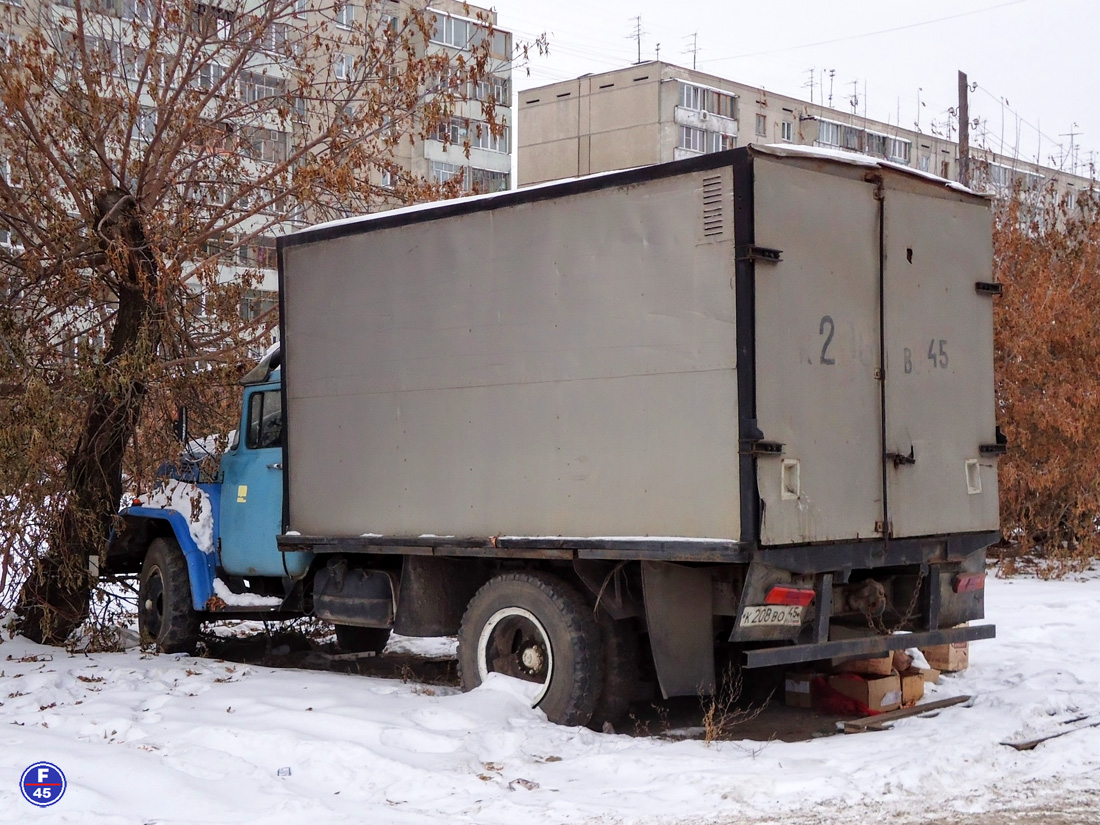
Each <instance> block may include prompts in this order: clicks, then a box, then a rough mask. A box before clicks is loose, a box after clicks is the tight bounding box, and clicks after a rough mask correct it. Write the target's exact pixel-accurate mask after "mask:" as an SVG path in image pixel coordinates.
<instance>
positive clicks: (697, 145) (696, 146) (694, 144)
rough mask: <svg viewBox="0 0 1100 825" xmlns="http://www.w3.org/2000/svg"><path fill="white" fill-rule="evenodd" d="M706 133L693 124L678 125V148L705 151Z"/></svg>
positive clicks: (700, 152)
mask: <svg viewBox="0 0 1100 825" xmlns="http://www.w3.org/2000/svg"><path fill="white" fill-rule="evenodd" d="M706 146H707V133H706V132H704V131H703V130H702V129H696V128H695V127H694V126H681V127H680V148H681V149H687V150H688V151H689V152H698V153H699V154H702V153H703V152H705V151H706Z"/></svg>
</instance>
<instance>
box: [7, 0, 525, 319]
mask: <svg viewBox="0 0 1100 825" xmlns="http://www.w3.org/2000/svg"><path fill="white" fill-rule="evenodd" d="M285 2H286V3H291V4H292V8H291V9H290V11H289V13H284V14H281V15H280V18H279V20H280V22H278V23H273V24H272V25H271V26H270V30H269V31H266V32H265V33H264V34H263V44H262V48H261V49H259V50H257V54H256V56H255V57H251V58H249V60H251V61H253V62H254V64H255V65H249V66H247V67H246V69H245V70H241V69H240V67H234V69H233V72H234V75H235V76H236V77H238V78H239V81H236V82H235V84H234V87H233V88H232V89H223V90H221V91H220V92H219V95H220V96H221V97H225V96H229V97H234V98H236V100H238V101H239V102H240V103H241V104H242V105H241V106H240V107H238V108H239V110H240V111H242V112H243V111H245V110H247V109H248V108H249V107H251V109H252V110H253V114H251V115H244V116H243V117H238V118H234V117H233V115H232V112H233V110H234V107H233V106H224V105H222V106H219V107H215V108H217V110H218V112H219V113H225V112H229V113H230V114H229V115H223V114H219V115H217V117H223V116H225V132H226V136H227V139H226V140H225V142H224V146H220V148H219V151H222V152H224V153H235V152H236V153H245V155H246V156H247V163H246V164H243V165H242V166H241V174H242V176H244V177H245V178H248V177H249V176H251V177H252V178H253V179H255V180H264V179H265V176H266V175H267V174H268V171H269V170H270V169H271V167H272V166H273V165H275V164H279V163H281V162H283V161H285V160H286V159H287V158H288V157H289V156H290V154H291V153H292V152H293V150H294V148H295V146H296V145H301V144H298V143H297V142H298V141H301V140H303V139H308V135H309V129H310V125H309V124H310V118H316V117H319V115H318V114H317V113H318V112H320V111H322V110H324V107H325V105H326V103H331V102H330V101H325V100H322V99H320V98H321V97H323V96H325V95H326V94H328V93H329V92H330V91H331V92H333V93H334V94H336V95H338V94H339V86H340V83H341V81H351V80H352V73H353V72H354V71H355V66H356V62H357V60H358V59H359V58H360V57H361V56H362V55H363V54H364V53H365V52H368V51H369V50H370V49H371V43H370V39H371V37H372V36H373V37H378V36H379V34H380V33H384V32H385V31H387V30H390V31H393V32H395V33H396V32H397V31H398V29H399V27H400V26H401V24H402V21H403V20H404V19H405V18H406V16H407V15H408V14H409V12H410V11H411V10H413V9H427V19H426V23H427V26H426V31H425V32H424V34H425V35H426V41H427V42H426V44H425V45H424V46H423V48H424V51H425V53H426V54H429V55H431V54H436V55H438V54H446V55H449V56H450V57H452V58H454V59H456V60H459V59H462V57H463V56H464V55H465V56H467V57H468V56H469V54H470V51H471V44H478V43H480V42H482V41H483V40H486V39H487V35H488V28H487V27H486V21H491V25H492V26H493V31H492V36H491V38H488V42H489V51H490V59H489V63H488V65H489V75H488V77H486V78H485V80H484V82H482V83H478V84H469V88H465V87H463V88H462V89H460V90H459V91H458V94H459V96H460V97H461V98H463V99H461V100H460V101H459V102H458V103H457V104H456V107H455V110H454V112H453V116H451V117H450V118H449V119H448V120H447V121H446V122H445V123H443V124H441V125H440V126H439V128H438V129H435V130H434V131H433V132H432V133H430V134H427V135H423V134H420V133H419V132H418V131H417V130H416V128H415V127H414V126H413V125H410V124H408V123H404V122H395V123H394V127H393V128H394V132H395V133H399V134H398V137H399V138H400V139H399V140H396V141H395V143H394V146H393V157H392V164H389V166H388V168H375V169H372V171H371V172H370V175H371V182H372V183H373V184H374V185H375V187H376V188H377V196H376V197H375V198H374V199H373V201H372V203H371V204H370V208H377V209H386V208H392V207H394V206H400V205H403V204H402V203H401V202H400V201H399V199H398V198H396V197H393V198H387V197H386V195H385V190H387V189H394V190H395V191H396V189H397V188H398V187H397V186H396V185H395V184H396V183H397V181H396V178H397V177H398V176H400V175H405V174H407V175H409V176H411V177H413V178H418V179H427V180H431V181H435V182H437V183H444V182H447V181H449V180H453V179H458V181H459V184H460V188H462V189H467V190H470V191H479V192H490V191H497V190H500V189H507V188H510V187H511V184H512V180H511V167H512V158H511V152H512V126H513V123H512V89H511V84H512V36H511V34H510V33H509V32H506V31H502V30H499V29H496V28H495V25H496V19H497V18H496V13H495V12H494V11H492V10H490V9H483V8H480V7H477V6H471V5H469V4H466V3H464V2H461V0H431V2H430V6H429V2H428V0H285ZM172 5H173V4H172V3H170V2H169V3H167V4H165V3H164V2H162V0H156V1H155V2H154V0H84V2H83V3H82V4H81V11H82V12H83V14H84V15H85V22H84V25H85V35H84V41H85V42H86V43H87V44H90V45H88V48H89V49H94V50H96V52H97V59H96V66H97V68H99V69H101V70H102V71H104V72H105V74H107V75H108V76H111V80H110V82H109V83H108V84H106V89H107V90H108V91H107V93H108V94H115V95H124V94H126V89H127V87H128V88H129V90H130V91H131V92H133V93H135V94H137V95H138V96H139V97H141V101H140V103H141V107H142V115H141V117H140V118H139V119H138V122H137V123H136V125H135V128H134V130H133V134H132V135H131V136H130V140H131V141H132V143H133V144H134V145H135V146H136V145H138V144H140V143H141V142H142V141H143V140H144V141H148V140H149V138H150V136H151V135H152V134H153V132H154V130H155V129H156V124H157V121H158V118H159V117H160V114H159V113H158V112H157V111H156V108H155V106H154V105H153V100H152V99H151V98H149V96H148V94H147V92H146V93H142V92H140V91H137V90H138V88H139V87H138V85H137V84H138V79H139V77H140V75H141V70H142V66H143V61H147V60H148V58H147V57H146V56H145V55H143V54H142V53H141V52H142V48H141V43H143V42H144V41H143V40H142V35H141V34H140V31H141V27H142V26H143V25H144V24H148V23H149V22H150V20H151V15H153V14H159V13H162V12H163V11H164V10H165V9H170V8H171V7H172ZM75 6H76V2H75V0H0V14H5V13H6V12H13V11H16V10H18V12H19V13H20V14H19V15H18V16H14V15H9V16H8V17H7V21H8V22H4V23H3V25H0V59H2V57H3V54H4V52H5V40H6V39H20V38H21V37H23V36H25V35H26V34H27V32H26V28H28V27H29V26H32V25H34V26H39V27H42V26H44V27H46V28H48V29H49V30H50V31H53V32H56V33H57V34H58V37H60V38H61V40H60V42H62V43H64V42H65V40H64V38H65V37H66V36H67V35H66V34H65V32H66V31H70V32H71V31H72V29H73V26H74V25H75V23H74V20H75V14H74V11H75ZM260 8H262V6H258V5H256V4H253V3H251V2H250V0H210V2H204V3H189V4H187V6H186V8H185V9H184V8H183V7H182V5H181V9H182V10H183V11H184V14H183V15H182V16H181V21H180V23H179V24H178V25H180V26H181V27H185V28H187V29H188V30H191V31H194V30H196V28H198V29H202V30H203V31H204V32H213V35H214V36H213V37H211V38H210V41H211V43H213V44H214V46H215V47H216V41H217V39H218V38H219V36H220V35H219V33H220V32H222V31H224V32H225V34H224V38H225V39H228V38H230V37H231V36H232V33H233V32H234V31H236V30H237V29H236V27H237V26H248V25H252V23H251V22H250V21H251V20H252V19H253V17H254V15H255V13H256V9H260ZM18 20H21V21H22V23H21V24H20V23H19V22H14V23H13V22H11V21H18ZM0 22H2V21H0ZM20 26H22V29H21V28H20ZM416 28H417V27H415V26H413V27H412V30H411V31H410V38H409V42H411V43H413V44H419V43H420V41H421V38H422V35H421V33H420V32H419V31H417V30H416ZM303 29H304V30H309V31H312V32H314V33H315V35H316V36H317V37H318V38H323V42H321V41H320V40H316V41H315V40H313V37H311V42H310V43H309V44H307V45H306V46H305V47H304V48H299V46H298V45H296V44H295V38H296V37H300V36H301V33H300V31H301V30H303ZM159 30H161V31H166V32H170V31H171V29H170V25H167V24H163V23H162V24H161V28H160V29H159ZM68 36H69V37H71V35H68ZM146 39H147V38H146ZM74 42H75V41H74ZM288 45H289V47H290V49H292V50H293V51H291V50H288V48H287V46H288ZM416 48H418V49H419V48H420V46H419V45H416ZM212 49H213V51H214V53H215V54H217V52H216V48H214V47H212ZM59 51H64V47H62V48H61V49H59ZM71 51H72V53H73V55H74V59H79V56H78V51H79V50H77V49H75V48H74V49H72V50H71ZM292 54H293V55H294V58H293V59H292V58H291V57H290V55H292ZM280 55H283V57H280ZM300 55H308V57H306V58H302V57H301V56H300ZM232 59H233V57H232V55H231V54H224V55H222V56H220V57H212V58H210V60H209V62H207V63H204V64H203V65H202V66H201V68H200V70H199V71H198V72H197V74H195V75H194V76H193V77H192V79H191V81H189V82H190V83H191V84H192V88H194V89H195V90H198V91H203V90H209V89H212V88H216V87H217V86H218V83H219V81H220V80H221V78H222V77H223V76H224V75H226V74H227V73H228V72H229V71H230V69H229V67H227V66H223V65H221V64H219V62H218V61H219V60H221V61H222V62H223V63H224V62H228V61H229V60H232ZM303 59H305V60H307V61H313V63H310V64H309V65H308V67H307V69H308V70H313V69H316V71H315V72H313V74H314V77H315V78H320V79H321V81H322V82H321V83H318V84H317V88H322V84H323V88H324V89H325V91H320V92H319V91H316V90H311V92H310V93H309V94H307V95H303V96H298V97H295V96H294V95H295V93H294V91H293V90H294V73H295V71H296V69H301V66H302V60H303ZM321 61H324V62H325V65H321V63H320V62H321ZM165 82H168V81H165ZM315 82H316V81H315ZM357 88H359V89H361V90H363V91H362V92H361V94H362V95H363V96H364V97H366V96H368V95H369V90H368V88H367V86H364V85H362V83H360V85H359V86H358V87H357ZM424 94H430V89H425V90H424ZM490 98H492V101H493V105H494V106H495V116H496V120H497V122H498V123H499V124H503V130H502V131H501V130H498V129H490V128H489V127H488V124H487V123H486V122H485V121H484V115H483V113H482V112H483V105H484V104H485V103H486V102H487V101H488V100H489V99H490ZM265 99H270V100H276V99H277V100H284V99H287V100H292V101H293V111H292V112H291V116H290V117H289V118H288V117H286V116H285V115H284V114H281V113H276V112H275V111H274V108H275V107H271V111H270V113H269V114H267V115H264V114H260V115H255V114H254V112H255V111H259V110H262V109H263V107H262V106H257V105H256V104H258V103H262V102H263V101H264V100H265ZM325 116H328V115H320V117H325ZM116 151H121V150H119V149H116ZM0 176H3V179H4V180H6V181H9V182H13V183H15V184H16V185H17V186H18V185H21V183H22V182H21V181H19V180H18V177H19V173H18V171H17V170H16V169H14V168H13V164H12V163H11V162H10V149H9V150H5V148H4V147H2V146H0ZM196 179H197V180H199V182H198V184H196V185H195V186H194V187H193V188H194V191H189V193H188V195H187V197H190V198H194V199H197V200H203V199H206V200H208V201H209V202H210V203H216V204H218V205H220V206H224V205H225V203H226V201H225V198H226V194H225V192H224V191H218V187H214V186H209V187H206V189H208V190H209V191H202V190H203V187H202V185H201V180H200V179H201V176H196ZM271 185H272V187H274V186H277V185H278V184H277V183H275V182H273V183H272V184H271ZM270 191H271V190H269V189H267V188H260V189H258V190H257V191H255V192H253V193H251V194H250V196H249V197H250V200H251V201H252V202H253V203H255V202H258V201H261V202H270V207H269V208H267V211H266V212H265V214H263V215H258V216H257V217H256V218H255V219H253V220H247V219H246V220H244V221H243V222H240V223H236V224H234V225H233V226H232V227H231V228H230V229H227V231H226V235H225V236H223V237H220V238H216V239H213V240H211V241H210V242H209V243H208V244H207V245H206V250H205V252H206V253H207V254H209V255H216V256H219V258H220V267H219V273H218V279H219V280H220V281H222V282H239V281H241V280H243V279H244V278H245V277H246V276H247V277H248V279H249V280H250V281H251V284H250V288H249V289H248V290H247V291H246V292H245V294H244V296H243V298H242V302H241V314H242V316H243V317H244V318H245V319H251V318H254V317H256V316H258V315H260V314H262V313H264V312H266V311H267V310H269V309H271V308H272V307H274V306H275V305H276V304H277V292H276V290H277V284H278V273H277V258H276V247H275V235H276V234H279V233H281V232H285V231H289V230H293V229H295V228H297V227H299V226H302V225H304V224H305V223H308V222H311V221H313V220H315V219H316V218H317V217H318V216H317V215H311V214H309V213H307V212H305V211H297V212H293V211H292V214H291V217H290V219H288V220H287V221H285V222H283V223H281V224H278V225H275V226H272V225H271V223H272V216H273V215H281V214H282V213H283V212H284V211H285V203H282V202H279V201H278V200H277V198H276V197H273V196H271V195H270ZM336 206H337V207H342V206H343V205H342V204H337V205H336ZM242 208H243V209H244V210H246V211H247V209H249V208H250V207H249V205H248V204H244V203H242ZM351 208H353V209H361V208H362V206H356V207H351ZM325 217H331V214H328V215H326V216H325ZM257 225H262V226H264V229H263V231H262V232H257V231H256V230H255V227H256V226H257ZM242 238H246V239H247V240H244V241H242ZM230 249H232V250H233V252H232V253H230V252H229V251H228V250H230ZM5 251H6V252H7V253H8V254H9V255H11V254H18V252H19V251H20V249H19V247H18V241H17V239H16V238H15V236H14V234H13V233H12V232H11V231H10V229H9V228H8V227H7V226H6V225H5V223H4V221H2V220H0V253H3V252H5ZM196 293H197V300H200V301H201V296H199V295H198V293H201V290H200V289H199V288H198V285H196ZM201 312H202V311H201V310H200V314H201Z"/></svg>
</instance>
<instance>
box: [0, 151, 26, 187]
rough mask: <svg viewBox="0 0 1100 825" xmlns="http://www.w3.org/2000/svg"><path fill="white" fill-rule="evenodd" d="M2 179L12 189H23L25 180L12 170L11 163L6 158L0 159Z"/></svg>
mask: <svg viewBox="0 0 1100 825" xmlns="http://www.w3.org/2000/svg"><path fill="white" fill-rule="evenodd" d="M0 179H2V180H3V181H4V183H6V184H7V185H8V186H10V187H11V188H12V189H22V188H23V180H22V178H20V177H19V175H18V174H17V173H16V172H14V171H13V170H12V168H11V161H10V160H9V159H8V158H6V157H0Z"/></svg>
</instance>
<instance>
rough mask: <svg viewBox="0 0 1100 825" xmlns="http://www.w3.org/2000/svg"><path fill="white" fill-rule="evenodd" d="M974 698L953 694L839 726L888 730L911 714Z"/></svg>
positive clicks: (857, 730)
mask: <svg viewBox="0 0 1100 825" xmlns="http://www.w3.org/2000/svg"><path fill="white" fill-rule="evenodd" d="M973 698H974V697H973V696H952V697H951V698H950V699H937V700H936V701H935V702H927V703H926V704H923V705H913V707H911V708H901V709H900V710H891V711H887V712H886V713H879V714H877V715H875V716H865V717H864V718H862V719H853V720H851V721H849V722H837V727H839V728H840V729H841V730H843V731H844V732H845V733H864V732H866V731H872V730H886V729H887V727H888V723H890V722H894V721H896V720H898V719H907V718H909V717H910V716H920V715H921V714H922V713H927V712H928V711H932V710H941V709H942V708H949V707H951V706H952V705H961V704H962V703H963V702H969V701H970V700H971V699H973Z"/></svg>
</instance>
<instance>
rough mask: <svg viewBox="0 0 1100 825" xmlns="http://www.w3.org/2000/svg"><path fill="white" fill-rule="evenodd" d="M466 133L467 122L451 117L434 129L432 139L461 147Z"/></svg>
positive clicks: (467, 128) (467, 129)
mask: <svg viewBox="0 0 1100 825" xmlns="http://www.w3.org/2000/svg"><path fill="white" fill-rule="evenodd" d="M468 131H469V122H468V121H465V120H461V119H459V118H454V117H452V118H449V119H447V120H445V121H443V122H442V123H440V124H439V125H438V126H437V127H436V128H435V132H434V133H433V134H432V138H433V139H435V140H440V141H443V142H444V143H453V144H456V145H461V144H463V143H465V141H466V135H467V133H468Z"/></svg>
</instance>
